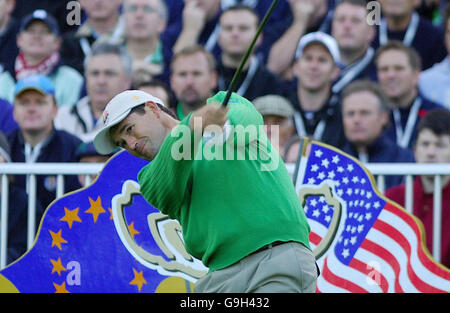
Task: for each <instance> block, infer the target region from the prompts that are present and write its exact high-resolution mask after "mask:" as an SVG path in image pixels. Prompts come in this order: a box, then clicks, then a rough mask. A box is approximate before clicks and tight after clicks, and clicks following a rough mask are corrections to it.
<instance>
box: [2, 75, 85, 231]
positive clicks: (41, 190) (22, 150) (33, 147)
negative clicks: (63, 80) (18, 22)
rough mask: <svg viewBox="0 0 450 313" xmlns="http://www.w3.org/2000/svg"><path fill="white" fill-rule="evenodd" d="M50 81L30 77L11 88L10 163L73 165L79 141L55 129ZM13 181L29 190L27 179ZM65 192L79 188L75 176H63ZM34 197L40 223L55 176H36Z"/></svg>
mask: <svg viewBox="0 0 450 313" xmlns="http://www.w3.org/2000/svg"><path fill="white" fill-rule="evenodd" d="M54 95H55V89H54V87H53V85H52V82H51V81H50V79H49V78H48V77H46V76H42V75H32V76H28V77H26V78H24V79H23V80H20V81H19V82H18V83H17V85H16V88H15V89H14V118H15V119H16V121H17V124H18V125H19V129H17V130H15V131H13V132H12V133H10V134H9V135H8V141H9V145H10V147H11V160H12V162H26V163H28V164H33V163H41V162H75V161H76V159H75V150H76V147H77V146H78V145H79V144H80V143H81V141H80V140H79V139H78V138H77V137H75V136H73V135H71V134H69V133H66V132H64V131H61V130H55V129H54V127H53V119H54V118H55V116H56V112H57V111H58V107H57V105H56V102H55V98H54ZM14 179H15V182H16V183H17V185H18V186H19V187H21V188H24V189H26V190H27V191H28V188H29V186H28V177H25V176H23V175H17V176H15V177H14ZM64 187H65V190H64V191H65V192H69V191H72V190H75V189H78V188H80V184H79V183H78V180H77V178H76V176H65V177H64ZM36 188H37V189H36V195H37V201H39V203H40V205H41V207H42V209H39V210H38V208H37V209H36V221H37V222H38V223H39V221H40V219H41V217H42V214H43V213H44V212H43V210H44V209H46V208H47V206H48V205H49V204H50V203H51V202H52V201H53V200H54V199H55V197H56V176H54V175H39V176H36Z"/></svg>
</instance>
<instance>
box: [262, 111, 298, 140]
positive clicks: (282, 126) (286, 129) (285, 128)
mask: <svg viewBox="0 0 450 313" xmlns="http://www.w3.org/2000/svg"><path fill="white" fill-rule="evenodd" d="M263 120H264V126H265V130H266V133H267V137H268V138H269V139H270V141H272V142H273V141H274V140H277V142H279V143H280V146H283V145H284V144H285V143H286V141H287V140H288V139H289V138H290V137H291V136H292V134H293V132H294V127H293V124H292V123H290V119H289V118H287V117H284V116H280V115H273V114H266V115H263ZM274 127H275V128H274ZM276 127H277V128H276ZM275 136H278V138H275Z"/></svg>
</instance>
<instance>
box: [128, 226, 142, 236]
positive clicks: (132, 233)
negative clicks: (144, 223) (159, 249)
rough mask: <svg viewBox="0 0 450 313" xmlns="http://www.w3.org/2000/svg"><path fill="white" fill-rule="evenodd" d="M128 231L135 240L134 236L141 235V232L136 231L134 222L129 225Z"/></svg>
mask: <svg viewBox="0 0 450 313" xmlns="http://www.w3.org/2000/svg"><path fill="white" fill-rule="evenodd" d="M128 231H129V232H130V234H131V237H133V239H134V236H136V235H138V234H140V232H138V231H137V230H136V228H134V222H131V224H130V225H128Z"/></svg>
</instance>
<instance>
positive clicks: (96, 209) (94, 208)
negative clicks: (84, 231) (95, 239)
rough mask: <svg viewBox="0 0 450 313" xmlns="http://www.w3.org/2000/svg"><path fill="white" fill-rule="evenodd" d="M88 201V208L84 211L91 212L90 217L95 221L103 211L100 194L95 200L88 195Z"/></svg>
mask: <svg viewBox="0 0 450 313" xmlns="http://www.w3.org/2000/svg"><path fill="white" fill-rule="evenodd" d="M89 203H90V204H91V206H90V207H89V209H87V210H86V211H85V213H91V214H92V217H93V218H94V223H96V222H97V218H98V216H99V215H100V214H101V213H105V212H106V211H105V209H104V208H103V207H102V199H101V198H100V196H98V197H97V200H95V201H94V200H92V198H91V197H89Z"/></svg>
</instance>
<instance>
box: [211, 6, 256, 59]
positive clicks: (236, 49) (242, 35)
mask: <svg viewBox="0 0 450 313" xmlns="http://www.w3.org/2000/svg"><path fill="white" fill-rule="evenodd" d="M257 27H258V25H257V18H256V16H254V15H253V14H252V13H251V12H249V11H247V10H239V11H228V12H225V13H224V14H223V15H222V16H221V17H220V32H219V45H220V47H221V49H222V53H227V54H230V55H235V56H241V55H243V54H245V52H246V51H247V49H248V47H249V46H250V44H251V42H252V40H253V37H254V35H255V33H256V30H257ZM260 41H261V39H260V38H259V41H258V43H259V42H260Z"/></svg>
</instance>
